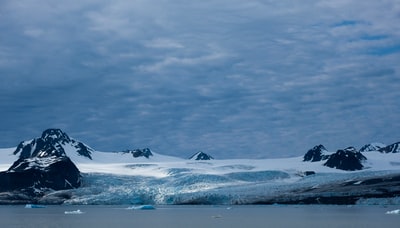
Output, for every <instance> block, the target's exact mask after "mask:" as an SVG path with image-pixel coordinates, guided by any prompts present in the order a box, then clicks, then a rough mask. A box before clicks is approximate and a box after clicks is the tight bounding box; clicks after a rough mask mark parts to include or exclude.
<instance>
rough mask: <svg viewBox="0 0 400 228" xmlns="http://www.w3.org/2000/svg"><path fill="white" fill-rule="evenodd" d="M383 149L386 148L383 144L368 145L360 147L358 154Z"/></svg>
mask: <svg viewBox="0 0 400 228" xmlns="http://www.w3.org/2000/svg"><path fill="white" fill-rule="evenodd" d="M383 147H386V145H384V144H383V143H369V144H367V145H365V146H363V147H361V149H360V152H369V151H378V150H379V149H381V148H383Z"/></svg>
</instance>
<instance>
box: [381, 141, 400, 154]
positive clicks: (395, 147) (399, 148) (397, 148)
mask: <svg viewBox="0 0 400 228" xmlns="http://www.w3.org/2000/svg"><path fill="white" fill-rule="evenodd" d="M378 151H379V152H381V153H400V142H397V143H393V144H390V145H388V146H386V147H383V148H380V149H379V150H378Z"/></svg>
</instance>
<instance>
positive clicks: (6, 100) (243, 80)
mask: <svg viewBox="0 0 400 228" xmlns="http://www.w3.org/2000/svg"><path fill="white" fill-rule="evenodd" d="M399 21H400V2H399V1H395V0H381V1H376V0H365V1H357V0H335V1H328V0H305V1H292V0H259V1H255V0H248V1H242V0H240V1H239V0H229V1H228V0H203V1H181V0H174V1H172V0H153V1H146V0H135V1H127V0H113V1H108V0H70V1H61V2H60V1H51V0H41V1H33V0H18V1H13V0H3V1H0V76H1V84H0V110H1V111H0V126H1V127H0V147H2V148H5V147H13V146H16V145H17V144H18V143H19V142H20V141H22V140H27V139H31V138H33V137H37V136H39V135H40V134H41V132H42V131H43V130H45V129H47V128H61V129H63V130H64V131H65V132H67V133H68V134H69V135H70V136H71V137H74V138H76V139H78V140H81V141H83V142H85V143H86V144H88V145H90V146H92V147H93V148H95V149H97V150H100V151H116V150H123V149H127V148H130V149H134V148H144V147H150V148H151V149H152V150H154V151H155V152H158V153H162V154H169V155H177V156H180V157H188V156H190V155H191V154H193V153H195V152H197V151H198V150H202V151H204V152H207V153H210V154H212V155H213V156H214V157H216V158H267V157H288V156H298V155H302V154H304V153H305V152H306V151H307V150H308V149H309V148H311V147H313V146H314V145H316V144H320V143H322V144H324V145H325V146H326V147H327V148H328V149H330V150H336V149H339V148H344V147H347V146H356V147H358V148H359V147H361V146H362V145H364V144H366V143H370V142H375V141H378V142H383V143H386V144H389V143H394V142H397V141H400V135H399V129H400V121H399V120H400V119H399V113H400V108H399V105H398V104H399V98H400V73H399V72H400V69H399V68H400V64H399V63H400V23H398V22H399Z"/></svg>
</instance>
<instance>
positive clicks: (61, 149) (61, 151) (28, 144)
mask: <svg viewBox="0 0 400 228" xmlns="http://www.w3.org/2000/svg"><path fill="white" fill-rule="evenodd" d="M66 151H68V152H70V151H73V153H75V154H76V155H79V156H83V157H86V158H89V159H92V157H91V154H92V152H93V151H94V150H93V149H92V148H90V147H89V146H87V145H85V144H84V143H82V142H79V141H76V140H75V139H72V138H70V137H69V136H68V135H67V134H66V133H64V132H63V131H61V130H60V129H47V130H45V131H44V132H43V133H42V136H41V137H40V138H34V139H32V140H28V141H23V142H21V143H20V144H19V145H18V146H17V149H16V150H15V151H14V152H13V154H15V155H19V158H32V157H39V158H40V157H48V156H67V153H66ZM70 155H73V154H68V156H70Z"/></svg>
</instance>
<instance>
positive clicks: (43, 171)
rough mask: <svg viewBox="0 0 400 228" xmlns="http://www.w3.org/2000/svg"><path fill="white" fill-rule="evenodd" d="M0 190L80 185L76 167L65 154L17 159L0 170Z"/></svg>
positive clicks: (56, 188) (75, 186)
mask: <svg viewBox="0 0 400 228" xmlns="http://www.w3.org/2000/svg"><path fill="white" fill-rule="evenodd" d="M0 183H1V185H0V191H15V190H21V189H29V188H30V189H35V190H41V189H52V190H61V189H72V188H77V187H79V186H80V185H81V175H80V172H79V170H78V168H77V167H76V166H75V165H74V163H72V161H71V160H70V159H69V158H68V157H65V156H61V157H56V156H50V157H44V158H39V157H35V158H26V159H18V160H17V161H16V162H14V164H13V165H12V166H11V167H10V168H9V169H8V170H7V171H5V172H0Z"/></svg>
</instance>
